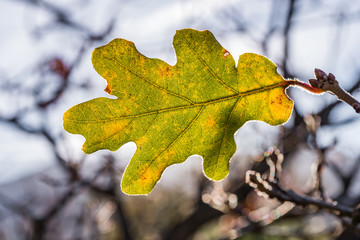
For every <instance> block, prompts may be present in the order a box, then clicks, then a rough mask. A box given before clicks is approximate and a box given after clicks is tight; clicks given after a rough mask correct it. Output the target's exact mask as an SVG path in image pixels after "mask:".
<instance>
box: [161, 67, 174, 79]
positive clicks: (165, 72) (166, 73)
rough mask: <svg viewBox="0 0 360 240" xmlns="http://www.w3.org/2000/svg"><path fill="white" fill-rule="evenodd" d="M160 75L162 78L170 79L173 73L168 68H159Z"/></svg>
mask: <svg viewBox="0 0 360 240" xmlns="http://www.w3.org/2000/svg"><path fill="white" fill-rule="evenodd" d="M160 75H161V76H162V77H171V76H172V75H173V72H172V71H171V69H170V67H168V66H165V67H161V68H160Z"/></svg>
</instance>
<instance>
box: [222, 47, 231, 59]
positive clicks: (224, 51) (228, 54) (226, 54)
mask: <svg viewBox="0 0 360 240" xmlns="http://www.w3.org/2000/svg"><path fill="white" fill-rule="evenodd" d="M223 56H224V57H228V56H230V53H229V52H228V51H227V50H226V49H223Z"/></svg>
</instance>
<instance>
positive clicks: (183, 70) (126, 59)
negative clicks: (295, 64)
mask: <svg viewBox="0 0 360 240" xmlns="http://www.w3.org/2000/svg"><path fill="white" fill-rule="evenodd" d="M173 45H174V48H175V51H176V56H177V63H176V64H175V66H171V65H168V64H167V63H165V62H163V61H162V60H159V59H150V58H147V57H145V56H143V55H141V54H140V53H139V52H138V51H137V50H136V48H135V46H134V44H133V43H132V42H129V41H127V40H124V39H115V40H113V41H111V42H110V43H109V44H108V45H106V46H103V47H100V48H97V49H95V50H94V52H93V57H92V61H93V65H94V68H95V70H96V71H97V72H98V73H99V74H100V75H101V76H102V77H103V78H105V79H106V80H107V83H108V85H107V87H106V89H105V91H106V92H108V93H109V94H111V95H115V96H116V97H117V99H109V98H96V99H93V100H90V101H88V102H85V103H81V104H79V105H76V106H74V107H72V108H71V109H69V110H68V111H67V112H66V113H65V114H64V128H65V129H66V130H67V131H68V132H70V133H74V134H81V135H83V136H84V137H85V138H86V141H85V144H84V147H83V150H84V152H85V153H92V152H94V151H97V150H99V149H109V150H112V151H115V150H117V149H119V147H120V146H122V145H123V144H125V143H127V142H129V141H133V142H135V143H136V145H137V150H136V153H135V155H134V156H133V158H132V159H131V161H130V163H129V165H128V167H127V168H126V171H125V173H124V176H123V179H122V184H121V186H122V190H123V191H124V192H125V193H128V194H147V193H149V192H150V191H151V190H152V189H153V187H154V185H155V184H156V182H157V181H158V180H159V179H160V176H161V174H162V173H163V171H164V170H165V168H167V167H168V166H170V165H172V164H175V163H181V162H183V161H185V160H186V159H187V158H188V157H189V156H191V155H193V154H198V155H201V156H202V157H203V168H204V171H205V174H206V176H208V177H209V178H211V179H214V180H221V179H223V178H224V177H225V176H226V175H227V174H228V172H229V169H228V168H229V160H230V158H231V156H232V155H233V154H234V152H235V148H236V146H235V142H234V133H235V132H236V131H237V130H238V129H239V128H240V127H241V126H242V125H244V124H245V123H246V122H247V121H249V120H261V121H264V122H267V123H269V124H271V125H277V124H282V123H284V122H286V121H287V120H288V118H289V117H290V114H291V111H292V105H293V103H292V101H291V100H290V99H289V98H288V97H287V96H286V94H285V88H286V87H287V86H288V85H287V84H286V81H285V80H284V79H283V78H282V77H281V76H280V75H279V74H278V73H277V72H276V66H275V65H274V64H273V63H272V62H271V61H270V60H268V59H267V58H265V57H263V56H260V55H256V54H252V53H247V54H243V55H241V56H240V58H239V62H238V66H236V65H235V62H234V59H233V57H232V56H231V54H230V53H229V52H228V51H227V50H225V49H224V48H223V47H222V46H221V45H220V44H219V43H218V42H217V41H216V39H215V38H214V36H213V35H212V34H211V33H210V32H209V31H196V30H192V29H184V30H180V31H177V33H176V35H175V37H174V41H173Z"/></svg>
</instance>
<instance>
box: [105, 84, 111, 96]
mask: <svg viewBox="0 0 360 240" xmlns="http://www.w3.org/2000/svg"><path fill="white" fill-rule="evenodd" d="M104 91H105V92H107V93H108V94H111V88H110V85H109V84H108V85H106V88H105V89H104Z"/></svg>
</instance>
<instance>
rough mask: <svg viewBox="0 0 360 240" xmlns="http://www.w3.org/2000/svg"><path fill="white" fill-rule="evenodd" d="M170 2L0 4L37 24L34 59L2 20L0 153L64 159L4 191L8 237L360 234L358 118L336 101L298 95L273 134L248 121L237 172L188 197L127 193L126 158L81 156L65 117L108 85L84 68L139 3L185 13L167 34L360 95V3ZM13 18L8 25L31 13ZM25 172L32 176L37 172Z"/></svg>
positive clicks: (199, 185)
mask: <svg viewBox="0 0 360 240" xmlns="http://www.w3.org/2000/svg"><path fill="white" fill-rule="evenodd" d="M174 2H175V3H174V5H171V4H170V3H169V2H167V1H154V2H152V3H151V4H150V5H149V4H148V3H146V1H140V0H139V1H134V2H130V1H125V0H124V1H110V0H109V1H102V2H101V4H99V3H98V2H97V1H83V0H73V1H66V2H61V3H59V2H56V1H50V0H49V1H45V0H17V1H3V2H2V3H0V4H1V6H4V7H8V8H9V9H12V11H15V10H14V9H17V13H19V12H21V13H22V14H24V15H25V17H26V16H28V17H29V18H30V19H26V18H25V19H26V21H25V22H23V23H21V24H19V25H20V26H22V25H23V24H25V25H26V27H25V29H26V31H25V32H26V34H25V35H24V36H26V38H27V40H28V41H30V42H31V44H30V46H31V47H28V48H29V49H26V51H25V47H22V46H21V44H22V42H21V41H24V40H25V39H20V38H22V37H24V36H23V35H20V36H21V37H20V38H19V35H16V36H14V37H13V36H12V35H11V34H12V32H11V31H12V30H15V29H14V28H16V26H18V25H15V22H11V21H10V23H7V24H9V25H10V26H12V27H8V28H5V27H4V26H7V25H6V24H5V25H4V23H2V24H1V26H2V27H4V28H3V29H7V30H8V32H5V33H4V34H3V38H5V39H9V41H11V42H10V44H9V42H5V41H4V40H3V41H2V43H3V46H13V49H14V50H9V49H6V48H4V49H3V51H2V52H4V53H5V54H4V55H3V54H2V58H3V59H2V61H1V64H0V79H1V85H0V92H1V93H0V99H1V101H0V102H1V103H0V127H1V129H2V131H3V133H2V136H1V137H2V138H1V139H2V146H1V149H2V150H1V152H6V153H7V154H4V155H3V156H1V159H0V160H1V161H2V162H4V163H5V162H10V163H12V162H15V161H16V158H18V157H19V156H29V155H34V156H35V157H36V158H44V159H48V160H49V162H50V161H54V162H55V164H53V165H51V166H49V165H48V166H47V167H44V168H43V169H44V170H43V171H42V172H41V173H36V174H31V173H29V174H28V176H27V177H24V178H21V179H18V180H16V181H11V182H8V183H6V184H5V183H3V184H2V185H0V239H52V240H53V239H149V240H150V239H151V240H152V239H154V240H155V239H182V240H183V239H236V238H238V239H289V238H290V237H292V239H339V240H341V239H360V237H359V236H360V235H358V234H359V232H360V227H359V226H358V221H359V217H358V210H357V208H356V206H357V205H358V204H359V202H360V189H359V188H360V186H359V184H357V181H356V180H357V175H358V173H359V171H358V170H359V166H360V164H359V161H360V151H359V149H360V148H359V144H358V143H359V137H358V134H357V133H358V132H359V129H360V128H359V127H360V126H359V121H358V119H359V118H358V116H357V115H356V113H354V112H353V110H352V109H348V106H343V105H345V104H338V103H339V102H337V101H336V100H335V97H332V96H323V97H322V98H316V97H314V96H309V95H305V94H303V93H302V92H300V91H298V90H290V91H289V95H290V96H291V97H292V98H294V99H296V103H299V104H296V105H295V109H294V111H293V116H292V118H291V120H290V121H289V122H288V123H287V124H285V125H284V126H281V127H279V128H276V131H275V134H274V133H271V130H269V127H268V126H264V125H262V124H260V123H256V124H248V125H247V126H246V127H247V128H248V129H247V130H246V129H245V130H241V131H240V132H239V133H238V134H236V136H235V138H236V140H237V143H238V145H239V150H238V152H237V154H236V155H235V156H234V157H233V159H232V163H231V164H232V166H231V173H230V175H229V176H228V177H227V178H226V179H225V180H224V181H222V182H211V181H209V180H207V179H205V178H204V177H203V175H202V173H201V172H199V171H193V172H192V174H193V176H195V177H194V179H196V184H193V185H192V186H191V190H188V189H185V188H180V187H178V185H176V186H175V187H172V188H169V187H165V186H164V185H160V186H158V187H156V189H155V190H154V191H153V192H152V193H151V194H150V195H149V196H147V197H129V196H126V195H124V194H122V193H121V190H120V188H119V179H120V178H121V174H122V172H123V170H124V163H123V162H124V161H126V159H128V157H126V154H123V155H119V154H117V153H109V152H100V153H97V154H94V155H90V156H85V155H83V154H79V153H77V152H75V151H80V150H78V149H77V148H76V149H75V150H74V148H73V146H72V145H76V147H78V145H79V144H78V143H77V142H74V141H75V140H73V139H74V136H68V135H67V134H65V133H64V131H63V129H62V128H61V119H62V114H63V112H64V111H65V110H66V109H67V108H69V106H72V105H74V104H75V103H78V102H80V101H82V100H84V99H87V98H89V97H88V96H89V95H90V93H92V92H94V91H96V90H94V89H98V88H99V86H98V85H97V84H98V82H99V77H98V76H97V75H96V74H95V73H94V77H93V76H92V75H90V73H89V72H94V71H93V70H92V68H91V66H90V65H89V64H88V63H89V62H90V54H91V51H92V50H93V49H94V48H95V47H96V46H99V45H103V44H105V43H107V42H108V41H110V40H111V39H112V38H115V37H123V36H122V34H125V30H124V29H127V26H125V25H123V22H126V23H129V20H127V19H126V17H128V16H129V15H132V14H135V13H134V12H131V11H130V12H127V11H129V9H131V8H129V5H131V4H134V6H143V7H144V8H142V9H143V10H139V12H141V14H143V15H146V14H144V13H145V12H149V14H153V15H151V17H150V18H149V19H152V20H154V21H156V14H160V13H162V12H161V11H157V10H158V9H165V10H166V11H164V12H167V11H169V12H170V14H168V15H164V16H167V17H169V19H161V20H159V21H160V22H163V23H164V24H165V22H172V21H173V19H172V18H171V15H174V16H175V15H176V14H175V13H176V11H174V10H172V9H173V8H174V6H175V7H176V8H177V9H182V10H183V12H181V16H182V18H181V21H180V20H178V21H177V22H176V23H175V24H172V25H171V24H169V25H165V26H164V27H163V28H168V29H171V32H174V30H175V29H176V28H183V27H193V28H201V29H203V28H208V29H210V30H211V31H212V32H213V33H214V34H215V36H217V37H218V38H219V39H220V42H221V43H222V44H223V42H224V43H225V44H224V45H225V46H226V47H227V48H228V49H229V50H230V52H232V54H233V56H237V54H239V53H240V51H254V52H257V53H259V54H263V55H266V56H268V57H269V58H270V59H272V60H273V61H274V62H275V63H276V64H277V65H278V66H279V71H281V72H282V74H283V75H284V76H286V77H297V78H300V79H306V78H310V77H312V76H311V75H310V73H311V71H312V70H313V69H314V68H315V67H321V68H323V69H327V70H328V71H333V72H335V73H336V76H337V77H338V78H339V80H340V81H341V82H342V84H343V86H345V88H346V89H347V90H348V91H349V92H351V93H352V94H354V95H355V96H359V94H358V89H359V86H360V75H359V69H360V62H359V61H358V57H357V56H358V55H359V53H358V49H359V48H358V47H357V43H358V42H359V37H360V35H359V31H358V29H359V27H360V25H359V24H360V22H359V20H360V18H359V16H360V3H359V2H357V1H340V0H333V1H324V0H317V1H301V0H297V1H296V0H289V1H285V0H272V1H264V0H255V1H240V0H239V1H229V2H226V3H221V4H219V6H217V5H216V6H215V5H214V2H216V1H205V0H203V1H199V3H196V4H195V3H191V2H190V1H174ZM146 4H148V5H146ZM204 4H205V5H204ZM201 6H207V7H201ZM210 6H213V7H212V8H210ZM214 6H215V7H214ZM146 7H149V9H146ZM4 9H5V8H2V12H4V13H5V12H6V10H4ZM19 9H20V10H19ZM21 9H23V10H24V9H25V11H26V12H23V10H21ZM144 9H145V10H146V11H145V10H144ZM205 9H206V11H205ZM151 10H154V13H152V11H151ZM15 12H16V11H15ZM28 12H31V14H30V13H28ZM11 14H12V13H11V12H10V10H9V13H8V16H7V17H8V18H9V19H17V18H21V16H23V15H21V16H19V15H15V16H12V15H11ZM27 14H29V15H27ZM30 16H31V17H30ZM34 16H36V18H34ZM135 17H140V13H139V15H136V16H135ZM129 19H130V20H131V19H132V18H129ZM184 19H185V21H183V20H184ZM126 20H127V21H126ZM14 21H15V20H14ZM32 24H34V25H32ZM132 24H136V23H133V22H132ZM141 24H145V23H144V22H142V23H141ZM149 24H150V25H151V24H152V23H151V22H150V23H149ZM131 26H133V25H131ZM146 26H149V25H146ZM156 27H159V26H154V29H156ZM142 30H144V31H145V30H146V29H138V30H136V32H141V31H142ZM154 31H155V30H154ZM158 31H159V30H158ZM114 32H115V33H114ZM160 32H161V31H160ZM172 35H173V34H172ZM29 39H30V40H29ZM229 39H230V40H229ZM20 40H21V41H20ZM166 41H167V42H168V40H166ZM6 43H7V44H6ZM240 43H241V44H240ZM163 50H167V47H164V48H163V49H161V51H163ZM12 51H13V52H12ZM237 51H238V52H237ZM315 64H320V66H319V65H317V66H314V65H315ZM86 73H87V74H86ZM97 94H98V92H97ZM243 131H245V132H243ZM246 131H250V133H254V132H255V133H256V134H254V135H255V137H249V133H248V132H246ZM244 134H245V135H246V139H247V141H251V140H250V139H251V138H253V139H254V140H253V141H251V143H252V142H255V144H254V145H252V147H251V150H252V151H250V149H247V148H248V145H246V146H245V145H244V144H245V143H244V141H243V137H244ZM13 135H14V136H17V135H21V138H22V139H23V140H22V141H18V140H16V139H15V137H14V136H13ZM271 136H273V137H271ZM11 139H14V141H10V140H11ZM81 141H82V140H81ZM33 142H37V143H39V145H41V147H40V148H39V147H37V146H38V145H32V144H33ZM27 146H29V147H27ZM33 146H34V148H35V150H34V149H33ZM244 146H245V147H244ZM271 147H272V148H271ZM10 149H13V150H12V152H11V154H8V153H9V151H10ZM267 149H270V150H268V151H266V150H267ZM128 154H129V153H128ZM128 154H127V155H128ZM94 158H95V160H96V161H95V162H94V161H93V159H94ZM29 166H31V164H30V165H29ZM29 166H27V167H24V166H23V167H22V168H23V169H25V170H29V171H31V168H30V167H29ZM17 167H18V168H20V167H21V166H17ZM176 167H177V168H181V166H176ZM27 168H28V169H27ZM248 169H251V170H252V171H251V172H248V173H246V170H248ZM2 174H5V173H2ZM165 175H166V174H165ZM246 176H247V181H245V180H246V179H245V177H246ZM263 196H267V197H268V198H264V197H263ZM335 202H336V203H337V205H335V204H334V203H335Z"/></svg>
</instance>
